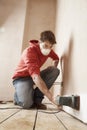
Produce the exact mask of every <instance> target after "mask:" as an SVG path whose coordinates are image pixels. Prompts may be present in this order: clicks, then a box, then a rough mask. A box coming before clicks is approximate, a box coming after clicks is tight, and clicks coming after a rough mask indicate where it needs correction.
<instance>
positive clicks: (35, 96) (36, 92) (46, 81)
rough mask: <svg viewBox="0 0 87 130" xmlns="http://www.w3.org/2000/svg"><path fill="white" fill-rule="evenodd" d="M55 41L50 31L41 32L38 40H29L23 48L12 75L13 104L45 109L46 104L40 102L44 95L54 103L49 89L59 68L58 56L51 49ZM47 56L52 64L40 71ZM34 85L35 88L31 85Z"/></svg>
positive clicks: (26, 107)
mask: <svg viewBox="0 0 87 130" xmlns="http://www.w3.org/2000/svg"><path fill="white" fill-rule="evenodd" d="M55 43H56V40H55V36H54V34H53V32H51V31H44V32H42V33H41V35H40V41H38V40H31V41H30V42H29V47H28V48H26V49H25V50H24V52H23V54H22V56H21V59H20V62H19V64H18V66H17V68H16V70H15V73H14V75H13V85H14V87H15V94H14V101H15V104H18V105H20V106H22V107H23V108H25V109H28V108H30V107H32V106H35V107H36V108H40V109H46V106H45V105H44V104H42V103H41V102H42V99H43V98H44V95H45V96H46V97H47V98H48V99H49V100H50V101H51V102H52V103H54V104H56V103H55V101H54V98H53V95H52V94H51V92H50V91H49V89H50V88H51V86H52V85H53V83H54V81H55V80H56V78H57V77H58V75H59V69H57V65H58V62H59V57H58V56H57V54H56V53H55V52H54V51H53V50H52V47H53V45H54V44H55ZM48 57H50V58H52V59H53V61H54V66H50V67H48V68H46V69H45V70H43V71H41V72H40V67H41V66H42V65H43V64H44V62H45V61H46V60H47V58H48ZM34 85H35V86H36V88H34V87H33V86H34Z"/></svg>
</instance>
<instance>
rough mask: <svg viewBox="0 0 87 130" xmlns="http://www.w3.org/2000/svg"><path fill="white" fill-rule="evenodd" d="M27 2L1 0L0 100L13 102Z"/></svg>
mask: <svg viewBox="0 0 87 130" xmlns="http://www.w3.org/2000/svg"><path fill="white" fill-rule="evenodd" d="M25 13H26V0H7V1H6V0H0V100H11V99H12V98H13V92H14V89H13V87H12V83H11V82H12V80H11V77H12V75H13V72H14V69H15V67H16V65H17V63H18V60H19V57H20V54H21V49H22V40H23V31H24V21H25Z"/></svg>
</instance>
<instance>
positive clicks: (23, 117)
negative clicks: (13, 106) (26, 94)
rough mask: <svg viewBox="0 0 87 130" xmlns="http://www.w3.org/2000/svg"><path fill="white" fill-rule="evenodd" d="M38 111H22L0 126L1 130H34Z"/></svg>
mask: <svg viewBox="0 0 87 130" xmlns="http://www.w3.org/2000/svg"><path fill="white" fill-rule="evenodd" d="M35 115H36V110H21V111H20V112H19V113H17V114H15V115H14V116H12V117H11V118H10V119H8V120H7V121H5V122H3V123H2V124H1V125H0V130H33V126H34V121H35Z"/></svg>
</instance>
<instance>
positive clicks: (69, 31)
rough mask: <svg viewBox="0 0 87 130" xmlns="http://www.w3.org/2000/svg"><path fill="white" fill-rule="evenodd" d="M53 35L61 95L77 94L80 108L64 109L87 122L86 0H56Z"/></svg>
mask: <svg viewBox="0 0 87 130" xmlns="http://www.w3.org/2000/svg"><path fill="white" fill-rule="evenodd" d="M56 36H57V41H58V43H59V45H58V46H57V49H56V50H58V52H59V55H60V57H61V56H63V58H64V60H63V63H64V64H63V66H64V68H63V69H64V75H63V82H64V86H63V87H64V89H63V94H64V95H71V94H77V95H80V99H81V100H80V111H76V110H73V109H71V108H69V107H64V110H66V111H67V112H69V113H70V114H72V115H74V116H75V117H77V118H79V119H81V120H82V121H84V122H86V123H87V116H86V113H87V112H86V110H87V102H86V99H87V58H86V55H87V1H86V0H57V19H56Z"/></svg>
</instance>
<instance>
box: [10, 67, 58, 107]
mask: <svg viewBox="0 0 87 130" xmlns="http://www.w3.org/2000/svg"><path fill="white" fill-rule="evenodd" d="M59 73H60V70H59V69H57V68H56V67H53V66H52V67H48V68H46V69H45V70H43V71H41V73H40V76H41V78H42V79H43V80H44V82H45V83H46V85H47V87H48V89H50V88H51V87H52V85H53V83H54V81H55V80H56V78H57V77H58V75H59ZM13 85H14V87H15V94H14V100H15V102H16V103H17V104H18V105H20V106H22V107H23V108H25V109H28V108H30V107H31V106H32V105H33V103H41V102H42V100H43V98H44V94H43V93H42V92H41V91H40V90H39V89H38V87H36V88H35V89H34V88H33V85H34V82H33V80H32V78H31V77H24V78H18V79H16V80H14V81H13Z"/></svg>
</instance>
